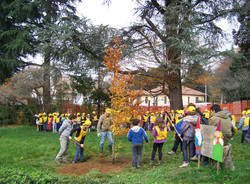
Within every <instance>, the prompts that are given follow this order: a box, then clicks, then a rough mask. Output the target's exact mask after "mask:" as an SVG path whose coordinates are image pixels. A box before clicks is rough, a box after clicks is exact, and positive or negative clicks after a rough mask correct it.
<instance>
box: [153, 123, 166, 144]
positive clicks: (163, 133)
mask: <svg viewBox="0 0 250 184" xmlns="http://www.w3.org/2000/svg"><path fill="white" fill-rule="evenodd" d="M155 129H156V132H157V136H156V139H157V140H158V141H160V140H164V139H166V138H167V128H166V127H165V128H164V130H163V131H161V130H160V128H159V127H158V126H155Z"/></svg>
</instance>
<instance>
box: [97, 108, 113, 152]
mask: <svg viewBox="0 0 250 184" xmlns="http://www.w3.org/2000/svg"><path fill="white" fill-rule="evenodd" d="M112 124H113V119H112V115H111V109H110V108H107V109H106V110H105V113H104V114H103V115H101V116H100V119H99V121H98V124H97V136H98V137H100V145H99V152H100V153H101V154H102V153H103V145H104V141H105V139H106V138H107V139H108V142H109V152H110V154H112V146H113V139H112V132H111V131H110V127H111V125H112Z"/></svg>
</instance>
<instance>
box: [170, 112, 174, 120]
mask: <svg viewBox="0 0 250 184" xmlns="http://www.w3.org/2000/svg"><path fill="white" fill-rule="evenodd" d="M170 119H171V120H172V121H174V114H172V113H171V114H170Z"/></svg>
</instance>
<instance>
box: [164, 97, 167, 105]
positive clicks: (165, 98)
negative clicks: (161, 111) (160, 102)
mask: <svg viewBox="0 0 250 184" xmlns="http://www.w3.org/2000/svg"><path fill="white" fill-rule="evenodd" d="M164 104H167V96H164Z"/></svg>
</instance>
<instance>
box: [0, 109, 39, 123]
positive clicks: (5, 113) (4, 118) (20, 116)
mask: <svg viewBox="0 0 250 184" xmlns="http://www.w3.org/2000/svg"><path fill="white" fill-rule="evenodd" d="M38 109H39V107H37V106H36V105H15V106H0V126H7V125H11V124H20V125H21V124H22V125H32V124H35V117H34V115H35V114H36V113H37V112H38Z"/></svg>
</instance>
